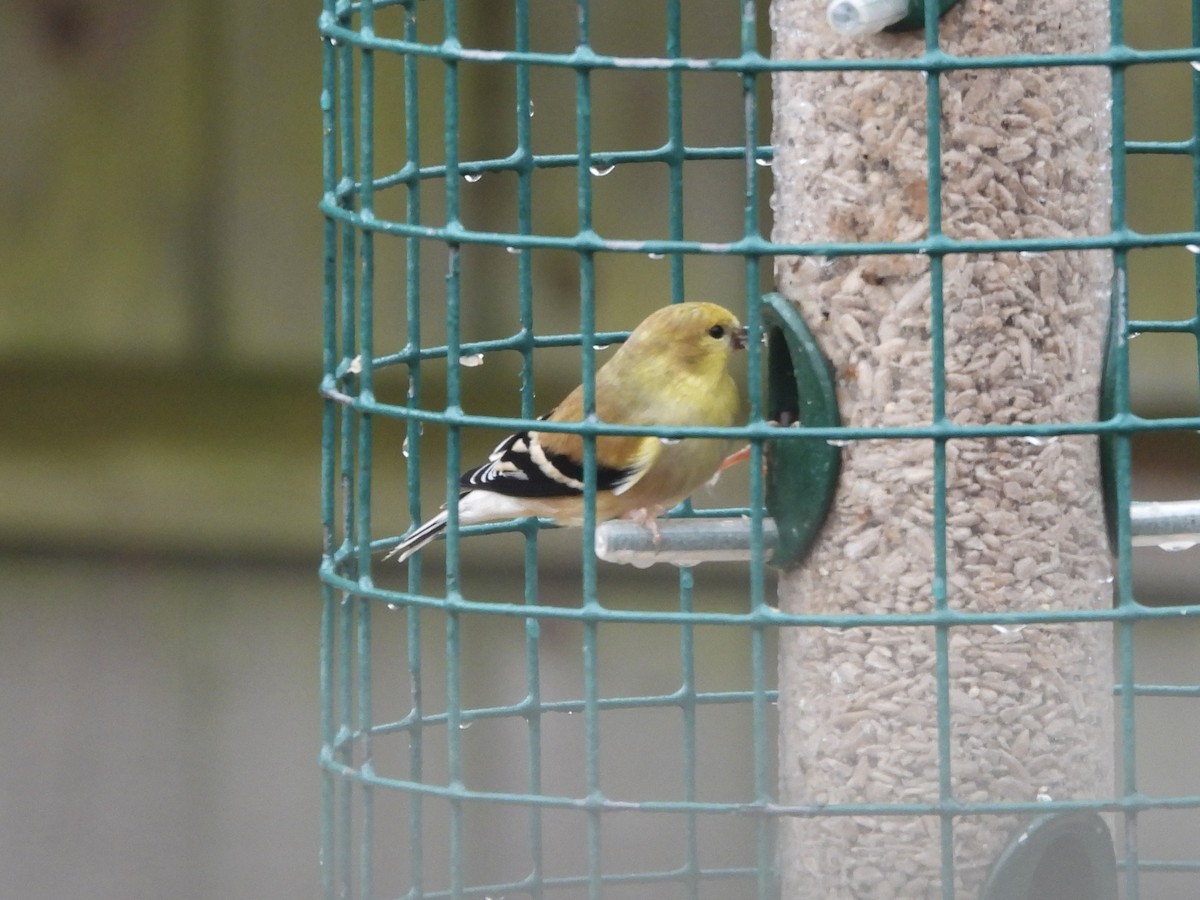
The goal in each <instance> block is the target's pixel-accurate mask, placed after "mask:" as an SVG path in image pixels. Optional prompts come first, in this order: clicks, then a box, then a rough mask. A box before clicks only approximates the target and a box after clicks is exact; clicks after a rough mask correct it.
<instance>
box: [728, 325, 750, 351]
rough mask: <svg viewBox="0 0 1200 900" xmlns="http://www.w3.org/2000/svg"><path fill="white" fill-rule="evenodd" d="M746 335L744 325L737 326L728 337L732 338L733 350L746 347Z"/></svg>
mask: <svg viewBox="0 0 1200 900" xmlns="http://www.w3.org/2000/svg"><path fill="white" fill-rule="evenodd" d="M746 335H747V331H746V328H745V326H742V327H741V328H738V329H736V330H735V331H734V332H733V334H732V335H731V336H730V337H731V338H732V339H733V349H734V350H745V349H746Z"/></svg>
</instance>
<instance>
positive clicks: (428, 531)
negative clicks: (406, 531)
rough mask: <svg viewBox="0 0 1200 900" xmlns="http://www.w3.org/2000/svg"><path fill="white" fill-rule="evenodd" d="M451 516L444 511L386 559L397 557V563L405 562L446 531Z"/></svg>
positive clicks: (394, 548) (410, 536) (396, 547)
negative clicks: (447, 521)
mask: <svg viewBox="0 0 1200 900" xmlns="http://www.w3.org/2000/svg"><path fill="white" fill-rule="evenodd" d="M448 518H449V514H448V513H447V512H446V510H444V509H443V510H442V511H441V512H440V513H438V514H437V515H436V516H434V517H433V518H432V519H430V520H429V521H428V522H426V523H425V524H424V525H422V526H421V527H420V528H418V529H417V530H416V531H414V532H413V533H412V534H410V535H409V536H408V537H406V538H405V539H404V540H402V541H401V542H400V543H398V544H397V545H396V546H395V547H393V548H392V549H391V550H389V551H388V553H387V556H385V557H384V559H391V558H392V557H393V556H394V557H396V562H404V561H405V560H406V559H408V558H409V557H410V556H412V555H413V554H414V553H416V552H417V551H418V550H420V549H421V548H422V547H424V546H425V545H426V544H428V543H429V542H430V541H432V540H433V539H434V538H436V537H437V536H438V535H440V534H441V533H442V532H443V531H445V530H446V520H447V519H448Z"/></svg>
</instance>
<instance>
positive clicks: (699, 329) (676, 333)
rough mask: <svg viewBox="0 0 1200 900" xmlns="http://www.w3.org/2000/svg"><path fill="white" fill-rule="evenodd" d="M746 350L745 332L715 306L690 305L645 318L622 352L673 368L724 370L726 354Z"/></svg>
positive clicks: (713, 304)
mask: <svg viewBox="0 0 1200 900" xmlns="http://www.w3.org/2000/svg"><path fill="white" fill-rule="evenodd" d="M745 347H746V329H745V327H744V326H743V325H742V323H741V322H739V321H738V318H737V316H735V315H734V314H733V313H731V312H730V311H729V310H727V309H725V307H723V306H718V305H717V304H716V303H705V302H698V301H693V302H689V303H676V304H674V305H672V306H664V307H663V308H662V309H659V310H656V311H654V312H652V313H651V314H650V315H649V316H647V317H646V318H645V319H644V320H643V321H642V323H641V324H640V325H638V327H637V328H635V329H634V330H633V333H632V334H630V335H629V339H628V340H627V341H626V342H625V345H624V348H623V350H625V351H626V352H629V353H633V354H638V355H641V354H648V355H653V356H655V357H658V358H660V359H664V360H669V361H671V362H673V363H674V364H675V365H676V366H686V367H691V368H701V369H706V368H710V367H711V368H713V369H714V370H723V369H724V367H725V362H726V360H727V359H728V358H729V354H730V353H731V352H732V351H734V350H743V349H745Z"/></svg>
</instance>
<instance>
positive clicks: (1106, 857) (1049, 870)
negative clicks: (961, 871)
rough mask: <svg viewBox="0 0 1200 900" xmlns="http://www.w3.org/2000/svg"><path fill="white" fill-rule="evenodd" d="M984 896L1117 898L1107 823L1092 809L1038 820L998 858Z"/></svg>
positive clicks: (1009, 899)
mask: <svg viewBox="0 0 1200 900" xmlns="http://www.w3.org/2000/svg"><path fill="white" fill-rule="evenodd" d="M983 900H1117V860H1116V855H1115V854H1114V853H1113V844H1112V835H1110V834H1109V831H1108V826H1107V825H1105V824H1104V820H1103V819H1102V818H1100V816H1098V815H1097V814H1096V813H1094V812H1066V813H1058V814H1057V815H1047V816H1040V817H1038V818H1036V819H1034V820H1033V821H1032V822H1030V823H1029V825H1027V826H1026V827H1025V829H1024V830H1022V831H1021V832H1020V833H1019V834H1017V836H1016V837H1014V838H1013V839H1012V841H1011V842H1010V843H1009V845H1008V846H1007V847H1006V848H1005V849H1004V852H1003V853H1001V854H1000V857H999V859H997V860H996V864H995V865H994V866H993V867H992V871H991V873H990V874H989V875H988V880H987V883H986V884H984V886H983Z"/></svg>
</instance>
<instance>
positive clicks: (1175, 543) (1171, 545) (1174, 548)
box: [1158, 538, 1200, 553]
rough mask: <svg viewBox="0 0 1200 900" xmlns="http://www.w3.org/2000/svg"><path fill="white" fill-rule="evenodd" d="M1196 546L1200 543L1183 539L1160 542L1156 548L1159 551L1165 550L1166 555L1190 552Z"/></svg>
mask: <svg viewBox="0 0 1200 900" xmlns="http://www.w3.org/2000/svg"><path fill="white" fill-rule="evenodd" d="M1197 544H1200V541H1193V540H1188V539H1186V538H1185V539H1183V540H1166V541H1162V542H1160V543H1159V545H1158V548H1159V549H1160V550H1166V551H1167V552H1168V553H1178V552H1180V551H1181V550H1191V549H1192V548H1193V547H1195V546H1196V545H1197Z"/></svg>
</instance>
